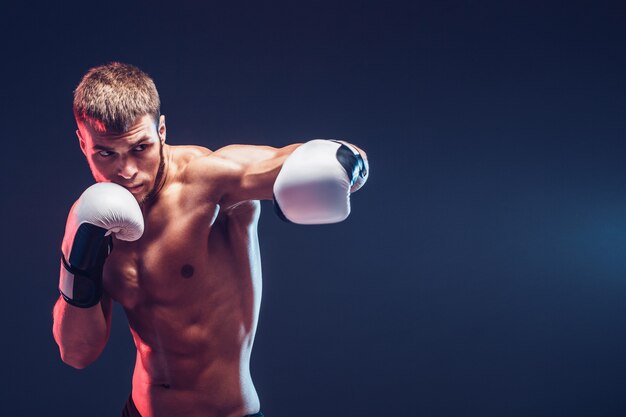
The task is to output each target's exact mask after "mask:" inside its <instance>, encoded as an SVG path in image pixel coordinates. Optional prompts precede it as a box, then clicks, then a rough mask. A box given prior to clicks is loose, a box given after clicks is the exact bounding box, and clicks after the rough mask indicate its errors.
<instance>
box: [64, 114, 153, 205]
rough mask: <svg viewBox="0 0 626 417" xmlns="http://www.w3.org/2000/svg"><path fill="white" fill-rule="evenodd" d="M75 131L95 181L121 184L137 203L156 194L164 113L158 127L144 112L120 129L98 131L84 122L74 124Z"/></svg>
mask: <svg viewBox="0 0 626 417" xmlns="http://www.w3.org/2000/svg"><path fill="white" fill-rule="evenodd" d="M76 133H77V135H78V138H79V141H80V147H81V149H82V150H83V153H84V154H85V156H86V157H87V162H88V163H89V168H91V172H92V174H93V176H94V178H95V180H96V181H97V182H113V183H115V184H119V185H121V186H123V187H124V188H126V189H127V190H128V191H130V192H131V193H132V194H133V195H134V196H135V198H136V199H137V201H138V202H139V203H140V204H142V203H144V202H146V201H147V200H149V199H150V198H152V197H153V196H154V194H156V192H157V187H159V185H160V182H161V179H162V177H163V170H164V159H163V144H164V142H165V117H164V116H161V117H160V119H159V125H158V128H157V126H156V123H155V121H154V120H153V118H152V116H149V115H145V116H143V117H140V118H138V119H137V120H136V121H135V123H134V124H133V125H132V126H131V127H130V128H129V129H128V131H126V132H124V133H108V132H99V131H97V130H95V129H94V128H93V127H92V126H90V125H89V124H85V123H79V124H78V130H77V131H76Z"/></svg>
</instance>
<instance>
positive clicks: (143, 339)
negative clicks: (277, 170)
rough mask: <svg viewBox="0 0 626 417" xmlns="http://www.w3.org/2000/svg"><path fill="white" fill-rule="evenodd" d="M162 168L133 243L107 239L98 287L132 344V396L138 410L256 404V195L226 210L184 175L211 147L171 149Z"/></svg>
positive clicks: (235, 409)
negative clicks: (114, 306)
mask: <svg viewBox="0 0 626 417" xmlns="http://www.w3.org/2000/svg"><path fill="white" fill-rule="evenodd" d="M170 152H171V159H170V161H171V168H170V169H169V172H168V178H167V180H166V183H165V185H164V187H163V188H162V190H161V191H160V193H159V194H158V196H157V198H156V200H155V201H154V202H153V204H152V205H151V206H150V207H149V208H148V209H146V210H144V221H145V231H144V235H143V236H142V238H141V239H139V240H138V241H136V242H123V241H119V240H114V242H113V250H112V252H111V254H110V256H109V258H108V259H107V262H106V265H105V270H104V287H105V291H106V292H107V293H108V294H109V295H110V296H111V298H112V299H113V300H115V301H117V302H119V303H120V304H121V305H122V306H123V308H124V310H125V312H126V315H127V317H128V321H129V324H130V328H131V332H132V334H133V338H134V340H135V344H136V346H137V361H136V365H135V372H134V375H133V398H134V401H135V403H136V404H137V408H138V409H139V411H140V412H141V413H142V415H143V416H144V417H149V416H172V415H177V416H196V415H198V416H213V415H215V416H218V415H219V416H231V415H232V416H242V415H245V414H252V413H255V412H257V411H258V410H259V400H258V396H257V394H256V391H255V389H254V386H253V384H252V380H251V378H250V374H249V359H250V352H251V348H252V343H253V340H254V335H255V330H256V325H257V319H258V312H259V306H260V300H261V264H260V255H259V248H258V239H257V231H256V225H257V221H258V216H259V212H260V205H259V202H258V201H246V202H242V203H240V204H238V205H236V206H234V207H230V208H228V209H226V208H224V207H220V206H219V205H218V200H217V197H216V196H215V195H214V194H213V193H212V190H214V189H216V188H217V187H213V185H212V184H194V183H192V182H188V181H187V180H186V177H185V167H186V165H187V164H188V162H189V161H190V160H192V159H194V158H197V157H204V156H206V155H208V154H210V151H208V150H206V149H203V148H198V147H181V146H179V147H170Z"/></svg>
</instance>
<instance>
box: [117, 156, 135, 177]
mask: <svg viewBox="0 0 626 417" xmlns="http://www.w3.org/2000/svg"><path fill="white" fill-rule="evenodd" d="M137 171H138V169H137V164H136V163H135V161H134V160H133V159H132V158H128V157H126V156H124V157H122V158H120V164H119V166H118V171H117V175H119V176H120V177H122V178H124V179H125V180H131V179H133V178H134V177H135V175H137Z"/></svg>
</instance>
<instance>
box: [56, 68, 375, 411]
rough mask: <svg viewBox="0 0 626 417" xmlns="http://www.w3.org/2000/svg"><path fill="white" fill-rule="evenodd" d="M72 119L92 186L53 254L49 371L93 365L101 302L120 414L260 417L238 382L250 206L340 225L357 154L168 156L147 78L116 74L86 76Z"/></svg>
mask: <svg viewBox="0 0 626 417" xmlns="http://www.w3.org/2000/svg"><path fill="white" fill-rule="evenodd" d="M74 114H75V117H76V122H77V125H78V129H77V131H76V133H77V135H78V139H79V142H80V147H81V149H82V151H83V153H84V154H85V156H86V158H87V161H88V163H89V167H90V168H91V171H92V173H93V176H94V178H95V180H96V184H94V185H93V186H91V187H89V188H88V189H87V190H86V191H85V192H84V193H83V195H82V196H81V197H80V198H79V199H78V200H77V201H76V203H75V204H74V205H73V206H72V209H71V210H70V213H69V216H68V221H67V225H66V229H65V237H64V239H63V243H62V248H61V249H62V254H63V256H62V263H61V273H60V281H59V288H60V291H61V297H59V300H58V301H57V303H56V304H55V307H54V312H53V316H54V324H53V333H54V338H55V340H56V342H57V344H58V345H59V350H60V353H61V358H62V360H63V361H64V362H65V363H67V364H68V365H70V366H73V367H75V368H79V369H80V368H84V367H86V366H88V365H89V364H90V363H92V362H93V361H95V360H96V359H97V358H98V356H99V355H100V354H101V352H102V350H103V349H104V347H105V345H106V343H107V340H108V337H109V333H110V325H111V308H112V305H111V304H112V300H114V301H116V302H118V303H119V304H120V305H122V307H123V308H124V311H125V312H126V316H127V318H128V322H129V325H130V329H131V332H132V336H133V339H134V342H135V346H136V348H137V357H136V363H135V370H134V373H133V379H132V393H131V395H130V397H129V399H128V402H127V403H126V405H125V407H124V410H123V412H122V413H123V414H122V415H123V416H143V417H196V416H197V417H200V416H201V417H218V416H219V417H242V416H246V415H255V416H261V415H262V414H261V413H260V411H259V410H260V403H259V398H258V395H257V393H256V391H255V388H254V385H253V383H252V379H251V376H250V371H249V362H250V353H251V349H252V344H253V342H254V335H255V330H256V325H257V320H258V313H259V305H260V302H261V262H260V255H259V246H258V238H257V222H258V219H259V214H260V203H259V201H258V200H272V199H274V202H275V207H276V208H277V210H276V211H277V212H278V214H279V215H280V216H281V218H283V220H286V221H291V222H294V223H301V224H321V223H334V222H338V221H341V220H343V219H344V218H345V217H347V215H348V214H349V212H350V203H349V197H350V193H351V192H354V191H356V189H358V188H359V187H360V186H361V185H362V184H363V183H364V182H365V180H366V177H367V169H368V167H367V159H366V158H367V157H366V155H365V153H364V152H363V151H362V150H360V149H358V148H356V147H354V146H353V145H350V144H347V143H345V142H338V141H332V140H313V141H309V142H306V143H304V144H294V145H290V146H286V147H284V148H278V149H277V148H272V147H268V146H248V145H231V146H226V147H224V148H221V149H219V150H216V151H215V152H212V151H210V150H208V149H206V148H203V147H199V146H170V145H168V144H166V143H165V136H166V129H165V117H164V116H162V115H161V114H160V102H159V96H158V93H157V90H156V88H155V86H154V83H153V81H152V80H151V79H150V78H149V77H148V76H147V75H146V74H145V73H143V72H142V71H141V70H139V69H137V68H135V67H133V66H130V65H126V64H120V63H112V64H108V65H104V66H101V67H96V68H93V69H91V70H90V71H88V72H87V74H86V75H85V76H84V77H83V79H82V80H81V82H80V84H79V85H78V87H77V88H76V91H75V92H74ZM255 413H257V414H255Z"/></svg>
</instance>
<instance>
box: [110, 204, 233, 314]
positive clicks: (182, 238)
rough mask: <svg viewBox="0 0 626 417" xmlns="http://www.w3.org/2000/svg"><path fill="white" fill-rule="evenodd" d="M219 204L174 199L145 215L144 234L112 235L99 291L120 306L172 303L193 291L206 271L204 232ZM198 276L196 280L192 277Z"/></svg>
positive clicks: (207, 231) (210, 232) (206, 237)
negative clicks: (129, 238) (132, 238)
mask: <svg viewBox="0 0 626 417" xmlns="http://www.w3.org/2000/svg"><path fill="white" fill-rule="evenodd" d="M218 213H219V206H218V205H216V204H210V203H205V204H202V205H200V206H196V207H193V208H188V207H181V205H180V204H178V201H176V200H175V199H174V198H172V197H170V199H169V200H165V201H163V202H161V203H160V204H159V205H156V206H155V207H154V208H152V209H151V211H150V212H149V213H148V214H147V215H146V216H145V218H144V222H145V231H144V235H143V236H142V237H141V238H140V239H139V240H137V241H135V242H124V241H120V240H117V239H115V240H114V242H113V250H112V252H111V254H110V255H109V258H108V259H107V262H106V264H105V268H104V277H103V278H104V288H105V291H106V292H107V293H108V294H109V295H110V296H111V297H112V298H113V299H114V300H116V301H117V302H119V303H120V304H121V305H122V306H124V307H125V308H129V309H132V308H134V307H135V306H137V305H150V304H155V305H158V304H168V303H176V302H178V301H179V299H181V298H183V297H188V296H189V294H193V293H194V292H195V293H197V292H198V291H199V290H200V288H199V287H198V286H199V285H200V284H201V283H203V284H206V283H207V278H209V277H208V276H209V275H210V273H209V271H210V270H211V265H210V256H209V254H210V248H209V237H210V236H212V239H213V240H217V241H219V240H223V237H220V231H217V232H216V233H213V226H214V223H215V220H216V218H217V216H218ZM198 278H201V279H198Z"/></svg>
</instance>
